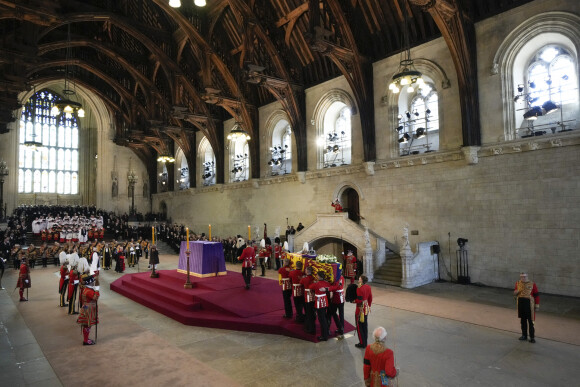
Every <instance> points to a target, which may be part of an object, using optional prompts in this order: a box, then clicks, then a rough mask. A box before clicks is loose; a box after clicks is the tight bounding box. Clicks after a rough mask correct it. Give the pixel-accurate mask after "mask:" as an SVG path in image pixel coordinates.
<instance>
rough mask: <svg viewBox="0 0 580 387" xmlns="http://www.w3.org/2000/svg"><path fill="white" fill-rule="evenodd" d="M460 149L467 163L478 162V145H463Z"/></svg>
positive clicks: (474, 163)
mask: <svg viewBox="0 0 580 387" xmlns="http://www.w3.org/2000/svg"><path fill="white" fill-rule="evenodd" d="M461 150H462V151H463V155H464V156H465V160H466V161H467V164H468V165H476V164H477V163H478V162H479V157H478V156H477V152H478V151H479V147H478V146H465V147H463V148H462V149H461Z"/></svg>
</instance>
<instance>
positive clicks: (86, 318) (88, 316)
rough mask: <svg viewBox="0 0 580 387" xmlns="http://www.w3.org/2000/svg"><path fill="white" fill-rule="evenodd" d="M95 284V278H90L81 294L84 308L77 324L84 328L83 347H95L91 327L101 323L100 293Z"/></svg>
mask: <svg viewBox="0 0 580 387" xmlns="http://www.w3.org/2000/svg"><path fill="white" fill-rule="evenodd" d="M93 284H94V279H93V277H90V276H89V277H88V279H87V280H85V287H84V288H83V290H82V292H81V300H82V304H83V306H82V308H81V311H80V314H79V317H78V319H77V324H80V325H81V326H82V331H83V345H93V344H95V342H94V341H92V340H91V339H89V333H90V332H91V327H92V326H93V325H97V324H98V323H99V316H98V308H97V300H98V299H99V295H100V294H99V291H98V290H96V289H95V288H94V287H93V286H92V285H93Z"/></svg>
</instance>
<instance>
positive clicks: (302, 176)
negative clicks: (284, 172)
mask: <svg viewBox="0 0 580 387" xmlns="http://www.w3.org/2000/svg"><path fill="white" fill-rule="evenodd" d="M296 175H297V176H298V181H299V182H300V183H302V184H306V172H296Z"/></svg>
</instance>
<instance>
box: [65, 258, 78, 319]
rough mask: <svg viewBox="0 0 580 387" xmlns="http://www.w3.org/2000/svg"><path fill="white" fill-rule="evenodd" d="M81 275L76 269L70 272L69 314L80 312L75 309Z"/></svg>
mask: <svg viewBox="0 0 580 387" xmlns="http://www.w3.org/2000/svg"><path fill="white" fill-rule="evenodd" d="M79 281H80V275H79V272H78V271H77V270H76V268H75V269H73V270H71V271H70V273H69V282H68V314H78V311H77V310H76V309H75V305H76V303H77V291H78V287H79Z"/></svg>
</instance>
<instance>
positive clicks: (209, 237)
mask: <svg viewBox="0 0 580 387" xmlns="http://www.w3.org/2000/svg"><path fill="white" fill-rule="evenodd" d="M209 240H210V241H211V224H210V225H209Z"/></svg>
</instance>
